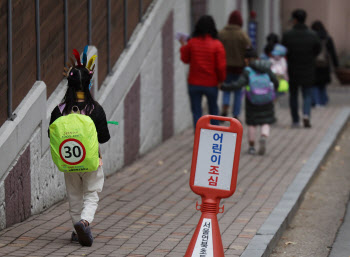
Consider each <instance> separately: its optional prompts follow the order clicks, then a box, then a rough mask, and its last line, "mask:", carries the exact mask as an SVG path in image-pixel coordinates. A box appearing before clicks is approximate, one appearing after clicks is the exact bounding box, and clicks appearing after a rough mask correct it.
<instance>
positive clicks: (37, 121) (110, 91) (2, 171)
mask: <svg viewBox="0 0 350 257" xmlns="http://www.w3.org/2000/svg"><path fill="white" fill-rule="evenodd" d="M189 13H190V8H189V3H188V1H186V0H178V1H171V2H169V1H167V0H157V1H154V2H153V6H152V8H151V10H150V11H149V13H148V14H147V18H146V19H145V20H144V21H143V23H141V24H139V25H138V26H137V27H136V29H135V32H134V33H133V34H132V35H131V38H130V45H129V47H128V48H127V49H125V50H124V51H123V52H122V53H121V55H120V58H119V59H118V61H117V62H116V63H115V64H114V66H113V67H112V72H111V74H110V75H109V76H107V78H106V79H104V80H103V83H102V84H101V85H100V88H97V87H94V89H93V90H94V94H95V97H96V100H97V101H98V102H99V103H100V104H101V105H102V106H103V108H104V110H105V112H106V115H107V119H108V120H116V121H118V122H119V125H118V126H114V125H111V126H110V127H109V129H110V133H111V140H110V141H109V142H107V143H105V144H103V145H101V152H102V156H103V163H104V166H103V168H104V172H105V174H106V175H110V174H113V173H115V172H116V171H117V170H118V169H120V168H121V167H123V166H124V165H126V164H127V163H130V162H132V161H133V160H135V159H136V158H138V157H139V156H140V155H142V154H145V153H147V151H149V150H150V149H151V148H153V147H155V146H156V145H157V144H159V143H161V142H162V141H163V140H166V138H167V137H164V136H163V134H164V125H163V124H168V125H167V126H168V127H166V128H169V129H168V130H166V131H167V132H168V131H170V132H169V133H170V134H169V135H170V136H171V135H173V134H174V133H179V132H181V131H183V130H184V129H186V128H188V127H190V126H191V112H190V108H189V99H188V96H187V90H186V70H187V68H186V66H185V65H183V64H182V63H181V62H180V60H179V59H180V57H179V47H180V45H179V43H178V42H175V39H174V31H183V32H185V33H189V27H190V17H189ZM167 31H169V32H167ZM165 48H167V49H168V50H166V49H165ZM95 53H97V54H98V58H100V55H99V49H98V48H95V47H89V52H88V56H91V55H93V54H95ZM164 58H166V60H164ZM99 61H100V60H99V59H98V60H97V62H99ZM164 63H168V65H170V66H173V75H172V76H169V75H168V73H166V72H164V71H166V70H164V67H163V65H164ZM96 69H99V67H98V65H97V67H96ZM96 73H97V74H98V71H97V72H96ZM164 76H168V77H167V79H164ZM175 78H176V79H175ZM96 79H97V78H95V80H96ZM95 83H97V81H95ZM169 86H170V88H167V89H166V90H167V93H166V94H165V96H166V97H169V95H170V96H171V97H172V101H165V100H164V96H163V92H164V88H165V87H169ZM65 91H66V81H65V80H63V81H61V83H60V84H59V86H58V87H57V88H56V89H55V90H54V91H53V92H52V94H51V96H50V97H49V99H47V98H46V95H47V86H46V84H45V83H44V82H42V81H38V82H36V83H35V84H34V85H33V86H32V88H31V89H30V91H29V93H28V94H27V95H26V97H25V98H24V100H23V101H22V102H21V103H20V105H19V106H18V107H17V109H16V110H15V112H16V113H17V118H16V119H15V120H14V121H12V122H10V121H6V122H5V123H4V124H3V125H2V126H1V127H0V228H5V227H6V226H9V225H11V224H14V223H16V222H19V221H22V220H24V219H26V218H27V217H28V216H29V215H33V214H36V213H40V212H41V211H43V210H45V209H47V208H48V207H50V206H51V205H52V204H54V203H56V202H57V201H59V200H61V199H63V198H64V197H65V185H64V180H63V173H61V172H59V171H58V170H57V168H56V167H55V165H54V164H53V162H52V160H51V153H50V148H49V139H48V136H47V129H48V123H49V119H50V115H51V111H52V110H53V108H54V107H55V106H56V105H57V104H58V103H59V102H60V101H61V99H62V98H63V96H64V93H65ZM165 109H166V110H165ZM164 111H165V112H166V113H167V114H170V115H171V117H170V121H169V117H166V118H165V115H163V113H164ZM169 124H170V127H169ZM169 135H167V136H169ZM130 140H135V142H136V143H135V142H133V141H132V142H131V141H130ZM135 145H136V146H137V148H136V149H135V148H133V147H134V146H135ZM21 174H22V175H21ZM18 176H21V178H23V183H21V185H22V184H23V185H25V186H24V187H19V186H15V187H14V186H13V185H15V184H14V183H15V182H16V179H17V178H18ZM17 182H18V181H17ZM17 182H16V183H17ZM24 195H25V196H26V197H23V196H24ZM16 206H17V207H18V206H19V207H20V208H17V207H16Z"/></svg>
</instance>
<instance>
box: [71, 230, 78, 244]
mask: <svg viewBox="0 0 350 257" xmlns="http://www.w3.org/2000/svg"><path fill="white" fill-rule="evenodd" d="M70 241H71V242H72V243H78V242H79V239H78V235H77V233H75V232H74V231H73V232H72V235H71V237H70Z"/></svg>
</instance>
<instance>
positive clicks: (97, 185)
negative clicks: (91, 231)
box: [81, 166, 104, 223]
mask: <svg viewBox="0 0 350 257" xmlns="http://www.w3.org/2000/svg"><path fill="white" fill-rule="evenodd" d="M103 184H104V174H103V168H102V166H99V168H98V169H97V170H96V171H93V172H86V173H84V175H83V190H84V206H83V211H82V212H81V219H83V220H86V221H88V222H89V223H91V222H92V221H93V219H94V216H95V213H96V210H97V207H98V201H99V197H98V193H100V192H101V191H102V188H103Z"/></svg>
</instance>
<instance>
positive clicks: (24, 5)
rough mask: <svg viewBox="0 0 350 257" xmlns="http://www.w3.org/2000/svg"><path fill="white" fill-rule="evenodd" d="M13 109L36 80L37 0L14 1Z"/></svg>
mask: <svg viewBox="0 0 350 257" xmlns="http://www.w3.org/2000/svg"><path fill="white" fill-rule="evenodd" d="M12 26H13V27H12V33H13V34H12V48H13V58H12V61H13V63H12V68H13V76H12V81H13V84H12V85H13V98H12V99H13V110H14V109H15V108H17V106H18V105H19V104H20V102H21V101H22V99H23V98H24V97H25V96H26V95H27V93H28V91H29V90H30V89H31V87H32V86H33V84H34V82H35V81H36V33H35V1H32V0H14V1H12Z"/></svg>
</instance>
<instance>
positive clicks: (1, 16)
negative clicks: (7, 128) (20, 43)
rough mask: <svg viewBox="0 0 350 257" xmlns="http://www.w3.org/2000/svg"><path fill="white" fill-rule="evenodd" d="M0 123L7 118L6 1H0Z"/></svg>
mask: <svg viewBox="0 0 350 257" xmlns="http://www.w3.org/2000/svg"><path fill="white" fill-rule="evenodd" d="M0 28H1V30H0V42H1V43H0V78H1V79H0V125H1V124H2V123H4V122H5V120H6V119H7V1H0Z"/></svg>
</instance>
